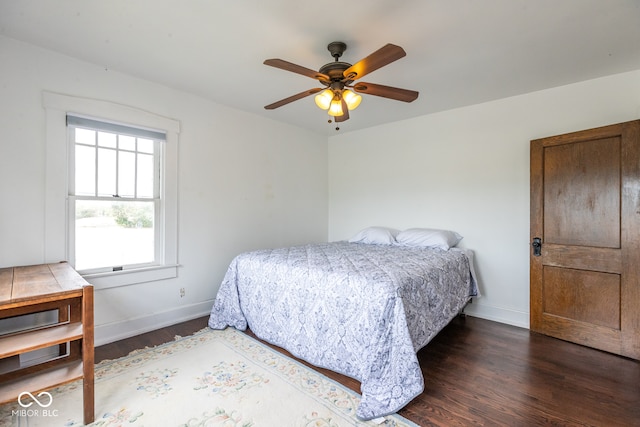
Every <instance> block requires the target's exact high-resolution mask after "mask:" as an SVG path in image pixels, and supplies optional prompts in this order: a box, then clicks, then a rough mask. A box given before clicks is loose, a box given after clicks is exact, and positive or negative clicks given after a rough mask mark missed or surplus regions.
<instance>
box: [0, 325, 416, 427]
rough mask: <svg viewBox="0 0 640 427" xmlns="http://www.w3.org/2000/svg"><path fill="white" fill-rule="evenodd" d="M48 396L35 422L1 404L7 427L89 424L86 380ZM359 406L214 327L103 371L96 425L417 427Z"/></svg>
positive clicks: (2, 425)
mask: <svg viewBox="0 0 640 427" xmlns="http://www.w3.org/2000/svg"><path fill="white" fill-rule="evenodd" d="M48 393H50V395H51V398H50V401H49V400H48V401H47V402H46V404H49V405H48V406H47V407H46V410H45V409H44V408H42V407H40V410H38V409H33V408H38V405H36V404H35V402H34V405H32V406H31V408H30V409H31V411H30V412H29V411H26V414H27V416H22V415H21V414H25V411H22V412H21V410H23V409H25V408H23V407H21V406H20V405H18V402H15V403H11V402H10V403H8V404H5V405H2V406H0V427H6V426H30V427H38V426H44V427H57V426H60V427H63V426H65V427H73V426H81V425H83V424H82V381H75V382H73V383H70V384H67V385H64V386H60V387H57V388H55V389H52V390H48ZM47 397H48V396H47ZM27 398H28V397H27ZM41 400H44V399H41ZM359 401H360V396H359V395H358V394H356V393H354V392H353V391H351V390H349V389H347V388H346V387H344V386H342V385H341V384H339V383H337V382H335V381H333V380H331V379H329V378H327V377H325V376H324V375H322V374H319V373H317V372H316V371H314V370H312V369H309V368H307V367H306V366H304V365H302V364H301V363H299V362H297V361H295V360H293V359H291V358H289V357H286V356H284V355H282V354H280V353H278V352H277V351H274V350H273V349H271V348H269V347H267V346H266V345H264V344H262V343H260V342H258V341H257V340H255V339H253V338H251V337H249V336H247V335H245V334H244V333H241V332H238V331H237V330H235V329H233V328H227V329H225V330H223V331H217V330H212V329H209V328H206V329H203V330H202V331H200V332H197V333H195V334H194V335H191V336H189V337H184V338H176V340H175V341H174V342H171V343H167V344H163V345H160V346H158V347H154V348H148V349H144V350H138V351H136V352H134V353H132V354H130V355H129V356H126V357H123V358H120V359H117V360H110V361H104V362H101V363H100V364H98V365H96V379H95V411H96V420H95V422H94V423H93V424H91V425H92V426H135V427H138V426H145V427H165V426H184V427H195V426H207V427H209V426H211V427H212V426H224V427H231V426H233V427H254V426H255V427H258V426H278V427H281V426H296V427H312V426H313V427H339V426H380V425H382V426H397V427H400V426H403V427H404V426H406V427H416V424H414V423H412V422H411V421H408V420H406V419H405V418H403V417H401V416H398V415H390V416H387V417H384V418H380V419H377V420H371V421H362V420H359V419H358V418H357V417H356V416H355V413H356V408H357V406H358V403H359ZM23 403H24V401H23Z"/></svg>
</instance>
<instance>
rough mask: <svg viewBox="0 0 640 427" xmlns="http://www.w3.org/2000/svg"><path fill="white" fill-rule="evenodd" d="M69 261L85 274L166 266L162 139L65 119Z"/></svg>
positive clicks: (155, 134)
mask: <svg viewBox="0 0 640 427" xmlns="http://www.w3.org/2000/svg"><path fill="white" fill-rule="evenodd" d="M67 123H68V130H69V137H70V145H71V150H70V153H71V161H70V162H69V163H70V175H69V176H70V179H69V201H70V210H71V212H70V213H71V215H69V220H70V229H71V230H70V231H71V233H70V235H71V239H70V240H71V241H70V248H69V252H70V258H71V259H72V260H73V261H72V262H73V263H74V267H75V268H76V269H77V270H79V271H81V272H83V273H96V272H103V271H119V270H125V269H132V268H139V267H148V266H155V265H159V264H161V262H162V253H161V249H162V245H161V242H162V240H163V239H162V237H163V236H162V230H163V227H162V225H161V221H162V218H161V212H162V199H161V197H160V195H161V192H160V188H161V185H160V184H161V183H160V165H161V162H160V158H161V153H162V142H164V140H163V139H162V138H161V137H163V136H164V134H161V133H158V132H154V131H147V130H144V129H136V128H130V127H128V126H122V125H118V124H113V123H106V122H100V121H96V120H93V119H85V118H78V117H75V116H68V117H67Z"/></svg>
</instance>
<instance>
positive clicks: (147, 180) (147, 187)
mask: <svg viewBox="0 0 640 427" xmlns="http://www.w3.org/2000/svg"><path fill="white" fill-rule="evenodd" d="M153 188H154V187H153V156H152V155H151V154H138V197H140V198H145V197H148V198H152V197H153V196H154V194H153Z"/></svg>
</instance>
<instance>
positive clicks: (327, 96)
mask: <svg viewBox="0 0 640 427" xmlns="http://www.w3.org/2000/svg"><path fill="white" fill-rule="evenodd" d="M315 100H316V105H317V106H318V107H319V108H322V109H323V110H328V109H329V106H330V105H331V101H332V100H333V91H332V90H331V89H325V90H323V91H322V92H320V93H319V94H317V95H316V97H315Z"/></svg>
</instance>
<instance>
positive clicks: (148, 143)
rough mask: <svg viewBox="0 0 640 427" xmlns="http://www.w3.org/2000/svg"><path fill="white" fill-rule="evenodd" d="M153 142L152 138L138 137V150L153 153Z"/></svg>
mask: <svg viewBox="0 0 640 427" xmlns="http://www.w3.org/2000/svg"><path fill="white" fill-rule="evenodd" d="M153 143H154V141H153V140H151V139H144V138H138V151H140V152H142V153H149V154H153Z"/></svg>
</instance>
